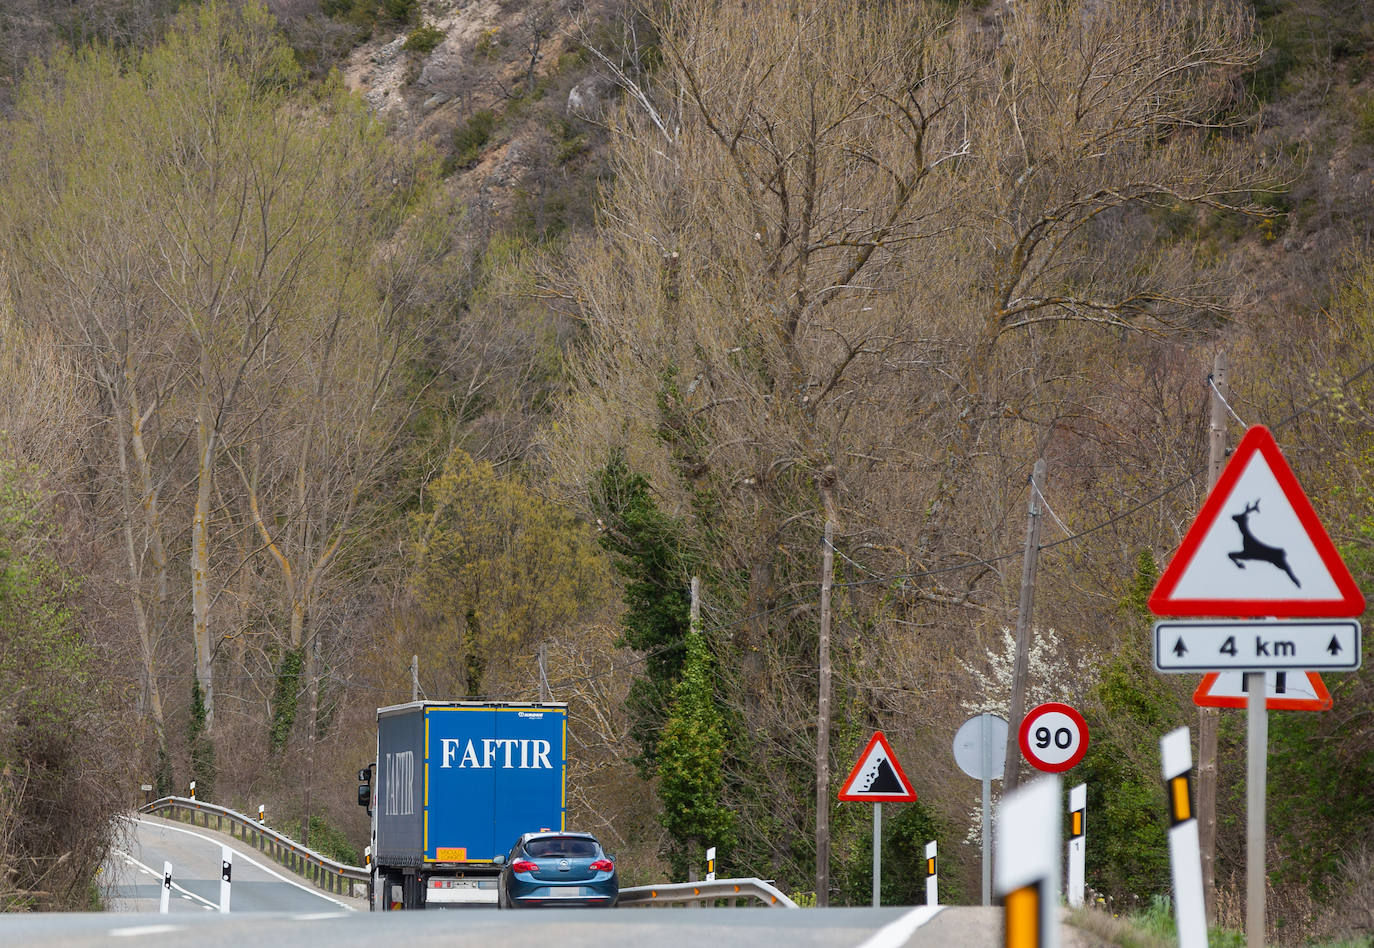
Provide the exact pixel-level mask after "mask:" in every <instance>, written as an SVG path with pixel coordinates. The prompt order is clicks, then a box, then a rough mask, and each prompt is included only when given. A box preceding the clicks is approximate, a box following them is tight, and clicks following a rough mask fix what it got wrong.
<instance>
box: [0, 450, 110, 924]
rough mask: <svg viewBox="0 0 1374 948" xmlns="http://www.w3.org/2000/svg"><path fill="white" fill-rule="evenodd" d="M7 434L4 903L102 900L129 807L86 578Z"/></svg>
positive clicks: (0, 750)
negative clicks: (118, 823) (82, 608)
mask: <svg viewBox="0 0 1374 948" xmlns="http://www.w3.org/2000/svg"><path fill="white" fill-rule="evenodd" d="M4 448H5V443H4V440H3V438H0V865H3V866H5V867H6V870H5V871H4V872H0V911H5V910H16V909H19V910H23V909H33V908H38V909H64V908H65V909H72V908H90V907H91V893H92V891H93V890H92V888H91V886H92V883H93V881H94V879H95V874H96V872H97V870H98V869H99V867H100V865H101V863H102V862H103V861H104V859H105V857H106V856H107V855H108V854H109V849H110V846H111V844H112V843H113V841H114V832H115V823H114V816H115V813H116V812H117V811H118V809H119V808H120V806H119V804H120V802H121V801H119V799H118V796H117V792H116V789H115V788H116V786H117V784H118V778H117V777H116V775H114V774H112V773H111V770H112V769H113V768H115V767H116V766H117V758H118V756H119V750H118V749H117V747H116V746H115V741H114V740H113V739H112V738H113V737H114V735H112V734H111V733H109V729H108V726H107V724H106V723H104V721H103V720H102V718H103V716H104V714H105V713H106V712H105V708H106V706H107V703H108V702H110V701H113V700H114V696H113V695H110V694H108V693H106V691H105V688H104V686H103V684H102V680H101V676H100V674H99V671H98V668H97V661H96V656H95V654H94V653H93V651H92V649H91V647H90V646H89V645H88V643H87V642H86V641H85V640H84V639H83V636H82V634H81V630H80V626H79V624H78V623H79V614H78V608H79V602H78V599H77V597H78V595H79V590H80V584H79V583H78V582H77V580H76V577H75V576H73V575H72V573H71V572H70V571H68V570H67V569H65V568H64V567H63V565H62V562H61V560H60V559H59V554H58V550H59V534H58V530H57V528H56V526H55V525H54V523H53V518H52V516H51V499H50V498H48V497H47V496H46V495H45V494H44V493H43V492H42V491H41V490H39V489H38V488H37V487H35V484H36V482H37V479H36V477H35V476H34V475H33V474H32V473H31V472H29V471H26V470H25V469H23V468H22V467H21V466H19V465H17V464H14V463H12V462H11V461H10V460H8V458H6V457H5V456H4V453H3V452H4Z"/></svg>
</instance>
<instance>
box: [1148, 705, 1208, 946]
mask: <svg viewBox="0 0 1374 948" xmlns="http://www.w3.org/2000/svg"><path fill="white" fill-rule="evenodd" d="M1159 756H1160V765H1161V770H1162V771H1163V774H1164V790H1165V796H1167V797H1168V799H1169V864H1170V866H1171V867H1172V868H1173V876H1174V918H1175V919H1176V921H1177V923H1178V945H1179V948H1207V909H1206V904H1205V902H1204V901H1203V896H1202V849H1201V847H1200V846H1199V845H1198V831H1197V817H1196V816H1195V815H1194V813H1193V798H1192V793H1191V787H1190V786H1189V777H1190V775H1191V774H1192V772H1193V747H1192V743H1191V741H1190V738H1189V735H1188V729H1187V728H1186V727H1181V728H1178V729H1177V730H1174V731H1170V732H1169V733H1168V734H1165V735H1164V736H1163V737H1162V738H1160V739H1159Z"/></svg>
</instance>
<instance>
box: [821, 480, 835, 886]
mask: <svg viewBox="0 0 1374 948" xmlns="http://www.w3.org/2000/svg"><path fill="white" fill-rule="evenodd" d="M836 477H837V472H836V470H835V468H833V467H830V466H827V467H826V468H825V470H823V471H822V472H821V477H820V490H821V502H822V503H823V504H824V505H825V539H824V541H823V542H822V545H821V628H820V642H819V643H818V647H817V652H818V655H817V664H818V665H819V684H818V687H817V692H818V697H817V702H816V703H817V715H816V905H817V906H819V907H821V908H824V907H826V906H827V905H829V904H830V586H831V575H832V573H833V572H834V567H835V497H834V489H835V480H836Z"/></svg>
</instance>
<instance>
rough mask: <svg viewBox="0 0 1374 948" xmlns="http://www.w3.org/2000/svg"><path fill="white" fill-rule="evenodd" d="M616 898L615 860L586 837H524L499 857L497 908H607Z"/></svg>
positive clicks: (617, 886)
mask: <svg viewBox="0 0 1374 948" xmlns="http://www.w3.org/2000/svg"><path fill="white" fill-rule="evenodd" d="M498 858H500V857H498ZM619 896H620V879H619V877H618V876H617V875H616V871H615V862H614V861H613V860H612V859H611V857H610V856H607V855H606V853H605V851H604V850H603V849H602V848H601V844H600V843H599V842H597V840H596V837H595V836H592V835H591V834H589V833H526V834H525V835H524V836H521V837H520V838H519V839H518V840H516V841H515V845H514V846H512V847H511V851H510V854H509V855H508V856H506V857H505V858H504V859H502V866H501V881H500V883H499V886H498V897H499V899H500V904H501V907H502V908H524V907H530V906H539V905H553V906H560V905H567V906H571V905H601V906H605V907H607V908H609V907H611V906H613V905H615V903H616V899H617V898H619Z"/></svg>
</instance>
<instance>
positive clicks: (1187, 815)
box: [1169, 773, 1193, 826]
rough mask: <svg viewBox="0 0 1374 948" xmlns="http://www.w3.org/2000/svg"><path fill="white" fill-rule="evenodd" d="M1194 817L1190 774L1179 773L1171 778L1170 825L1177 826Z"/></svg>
mask: <svg viewBox="0 0 1374 948" xmlns="http://www.w3.org/2000/svg"><path fill="white" fill-rule="evenodd" d="M1192 818H1193V806H1192V798H1191V795H1190V794H1189V793H1188V775H1187V774H1186V773H1183V774H1179V775H1178V776H1177V777H1173V778H1171V779H1170V780H1169V825H1171V826H1177V825H1178V824H1180V823H1183V822H1186V821H1187V820H1191V819H1192Z"/></svg>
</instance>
